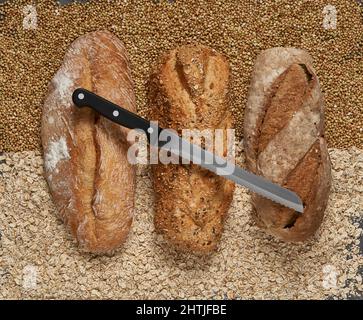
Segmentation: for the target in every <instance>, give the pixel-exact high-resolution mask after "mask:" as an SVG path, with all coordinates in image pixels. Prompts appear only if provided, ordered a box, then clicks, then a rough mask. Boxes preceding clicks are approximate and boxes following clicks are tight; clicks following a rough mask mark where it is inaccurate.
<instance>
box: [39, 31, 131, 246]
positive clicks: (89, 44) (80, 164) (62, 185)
mask: <svg viewBox="0 0 363 320" xmlns="http://www.w3.org/2000/svg"><path fill="white" fill-rule="evenodd" d="M78 87H83V88H85V89H87V90H90V91H93V92H95V93H96V94H98V95H101V96H103V97H105V98H106V99H109V100H110V101H112V102H114V103H116V104H119V105H122V106H123V107H124V108H126V109H128V110H130V111H133V112H136V107H135V96H134V91H133V82H132V79H131V71H130V67H129V61H128V57H127V52H126V49H125V47H124V45H123V44H122V43H121V42H120V41H119V40H118V39H117V38H116V37H115V36H113V35H112V34H111V33H110V32H108V31H97V32H92V33H88V34H86V35H83V36H81V37H79V38H78V39H76V40H75V41H74V42H73V43H72V44H71V46H70V47H69V49H68V51H67V53H66V54H65V57H64V60H63V64H62V66H61V67H60V69H59V70H58V72H57V73H56V74H55V76H54V78H53V79H52V80H51V82H50V84H49V87H48V93H47V96H46V98H45V101H44V106H43V114H42V125H41V138H42V145H43V152H44V169H45V177H46V180H47V182H48V185H49V188H50V191H51V194H52V197H53V200H54V203H55V205H56V207H57V209H58V212H59V214H60V217H61V218H62V220H63V221H64V223H65V224H66V225H67V226H69V228H70V230H71V233H72V234H73V236H74V237H75V238H76V240H77V241H78V243H79V244H80V246H81V247H82V248H83V249H84V250H86V251H89V252H93V253H104V252H108V251H111V250H113V249H115V248H117V247H118V246H119V245H120V244H122V243H123V242H124V241H125V239H126V237H127V234H128V233H129V230H130V226H131V222H132V216H133V211H134V194H135V169H134V167H133V166H132V165H131V164H129V162H128V161H127V150H128V147H129V145H128V142H127V140H126V137H127V132H128V131H127V129H125V128H122V127H121V126H118V125H116V124H114V123H112V122H111V121H109V120H108V119H106V118H104V117H101V116H99V115H97V114H96V113H95V112H94V111H93V110H91V109H89V108H82V109H79V108H76V107H75V106H74V105H73V102H72V98H71V96H72V92H73V91H74V89H76V88H78Z"/></svg>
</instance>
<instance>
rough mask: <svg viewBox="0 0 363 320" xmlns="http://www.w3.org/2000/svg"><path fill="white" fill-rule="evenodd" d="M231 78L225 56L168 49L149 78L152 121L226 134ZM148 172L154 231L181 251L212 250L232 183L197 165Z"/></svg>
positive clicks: (229, 123)
mask: <svg viewBox="0 0 363 320" xmlns="http://www.w3.org/2000/svg"><path fill="white" fill-rule="evenodd" d="M229 78H230V69H229V64H228V62H227V60H226V58H225V57H224V56H222V55H221V54H219V53H217V52H216V51H214V50H212V49H210V48H208V47H205V46H202V45H185V46H181V47H179V48H177V49H175V50H172V51H170V52H169V53H167V54H166V55H164V56H163V58H162V59H161V62H160V63H159V64H158V65H157V67H156V68H155V70H154V72H153V73H152V75H151V78H150V83H149V95H148V97H149V105H150V109H151V119H153V120H157V121H158V122H159V125H160V126H161V127H163V128H169V129H174V130H177V131H178V133H179V134H181V133H182V130H183V129H198V130H204V129H217V128H218V129H223V130H224V131H223V132H224V136H226V134H225V133H226V132H225V129H227V128H232V127H233V122H232V114H231V112H230V110H229V98H228V86H229ZM224 142H225V141H224ZM226 148H227V143H223V148H220V150H221V151H222V152H219V155H222V154H221V153H223V155H224V156H225V155H226ZM217 153H218V152H217ZM223 155H222V156H223ZM152 174H153V185H154V189H155V195H156V200H155V201H156V208H155V211H156V212H155V228H156V231H158V232H160V233H163V234H164V235H165V237H166V238H167V239H168V240H169V242H170V243H172V244H174V245H175V247H176V248H178V249H180V250H183V251H193V252H198V253H208V252H210V251H212V250H213V249H215V248H216V246H217V244H218V241H219V239H220V237H221V233H222V230H223V220H224V218H225V216H226V213H227V211H228V208H229V207H230V203H231V200H232V197H233V191H234V184H233V183H232V182H230V181H228V180H226V179H225V178H223V177H220V176H217V175H215V174H213V173H211V172H209V171H207V170H205V169H202V168H201V167H199V166H197V165H195V164H190V165H178V164H167V165H163V164H157V165H153V166H152Z"/></svg>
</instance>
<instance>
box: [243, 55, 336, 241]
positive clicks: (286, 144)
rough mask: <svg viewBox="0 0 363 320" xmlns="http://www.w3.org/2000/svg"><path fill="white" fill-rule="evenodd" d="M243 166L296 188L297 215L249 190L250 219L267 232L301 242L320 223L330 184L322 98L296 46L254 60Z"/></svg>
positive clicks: (308, 60)
mask: <svg viewBox="0 0 363 320" xmlns="http://www.w3.org/2000/svg"><path fill="white" fill-rule="evenodd" d="M244 147H245V154H246V163H247V168H248V170H250V171H252V172H254V173H256V174H259V175H262V176H264V177H266V178H267V179H270V180H271V181H273V182H275V183H278V184H280V185H282V186H284V187H286V188H288V189H290V190H292V191H294V192H296V193H297V194H298V195H299V196H300V198H301V199H302V201H303V202H304V213H303V214H302V215H300V214H298V213H297V212H294V210H291V209H288V208H286V207H283V206H281V205H278V204H276V203H274V202H272V201H270V200H268V199H265V198H262V197H260V196H257V195H255V194H253V196H252V201H253V205H254V209H255V210H254V217H255V218H256V220H257V222H258V224H259V225H260V226H261V227H262V228H264V229H266V230H267V232H269V233H271V234H273V235H276V236H278V237H280V238H282V239H284V240H286V241H303V240H305V239H307V238H308V237H310V236H311V235H313V234H314V233H315V231H316V230H317V229H318V227H319V225H320V224H321V222H322V219H323V215H324V211H325V208H326V205H327V201H328V197H329V190H330V185H331V175H330V170H331V168H330V160H329V155H328V152H327V147H326V141H325V138H324V110H323V96H322V93H321V90H320V85H319V80H318V78H317V76H316V74H315V71H314V69H313V68H312V59H311V57H310V56H309V55H308V54H307V53H306V52H305V51H303V50H299V49H295V48H273V49H269V50H266V51H263V52H262V53H261V54H260V55H259V56H258V57H257V60H256V63H255V67H254V71H253V75H252V80H251V86H250V90H249V96H248V102H247V106H246V110H245V118H244Z"/></svg>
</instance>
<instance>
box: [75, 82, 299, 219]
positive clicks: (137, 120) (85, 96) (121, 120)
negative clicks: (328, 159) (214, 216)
mask: <svg viewBox="0 0 363 320" xmlns="http://www.w3.org/2000/svg"><path fill="white" fill-rule="evenodd" d="M72 100H73V103H74V104H75V105H76V106H77V107H79V108H82V107H89V108H92V109H93V110H95V111H97V112H98V113H100V114H101V115H102V116H104V117H106V118H107V119H109V120H111V121H113V122H115V123H118V124H120V125H122V126H124V127H127V128H129V129H141V130H143V131H144V132H145V133H146V135H147V138H148V140H149V143H150V144H151V145H154V146H157V147H159V148H165V150H168V151H169V152H170V153H171V154H173V155H175V156H178V157H181V158H182V159H185V160H187V161H191V162H193V163H195V164H198V165H200V166H201V167H203V168H205V169H207V170H209V171H212V172H214V173H216V174H218V175H221V176H224V177H225V178H227V179H229V180H232V181H234V182H235V183H237V184H239V185H242V186H245V187H247V188H248V189H250V190H251V191H253V192H256V193H258V194H259V195H261V196H263V197H265V198H268V199H270V200H272V201H275V202H277V203H279V204H282V205H283V206H285V207H289V208H291V209H294V210H295V211H297V212H301V213H302V212H303V211H304V206H303V203H302V201H301V199H300V198H299V197H298V196H297V194H296V193H294V192H292V191H290V190H288V189H285V188H283V187H281V186H279V185H277V184H275V183H272V182H271V181H269V180H267V179H265V178H263V177H261V176H257V175H255V174H253V173H250V172H248V171H246V170H244V169H242V168H240V167H238V166H235V165H234V164H233V163H231V162H228V161H227V160H225V159H223V158H222V157H219V156H217V155H215V154H213V153H211V152H209V151H207V150H205V149H203V148H201V147H199V146H197V145H195V144H192V143H190V142H188V141H187V140H186V139H183V138H181V137H179V136H178V135H177V134H175V133H174V132H173V131H170V130H167V129H162V128H160V127H158V126H155V125H153V124H152V123H151V122H149V121H148V120H146V119H144V118H142V117H140V116H138V115H136V114H134V113H133V112H130V111H128V110H126V109H124V108H122V107H120V106H118V105H116V104H114V103H112V102H110V101H108V100H106V99H104V98H102V97H100V96H98V95H97V94H95V93H93V92H91V91H88V90H86V89H83V88H78V89H76V90H75V91H74V92H73V94H72ZM155 130H156V131H157V134H156V135H155V134H154V135H153V132H154V133H155ZM165 132H166V133H167V136H169V137H170V139H169V140H168V141H163V140H161V139H159V135H160V134H161V133H165ZM155 136H156V139H155ZM166 145H167V147H166ZM206 159H213V160H212V161H206ZM231 168H233V171H232V172H231V171H230V169H231Z"/></svg>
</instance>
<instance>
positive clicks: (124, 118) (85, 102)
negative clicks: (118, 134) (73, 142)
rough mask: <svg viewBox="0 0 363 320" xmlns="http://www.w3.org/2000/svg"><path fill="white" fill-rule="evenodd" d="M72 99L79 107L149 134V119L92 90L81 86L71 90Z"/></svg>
mask: <svg viewBox="0 0 363 320" xmlns="http://www.w3.org/2000/svg"><path fill="white" fill-rule="evenodd" d="M72 100H73V103H74V104H75V105H76V106H77V107H79V108H83V107H90V108H92V109H93V110H95V111H97V112H98V113H100V114H101V115H103V116H104V117H106V118H107V119H109V120H111V121H113V122H116V123H118V124H120V125H122V126H124V127H126V128H129V129H141V130H143V131H145V133H147V135H148V136H149V132H148V129H149V128H150V122H149V121H147V120H145V119H144V118H141V117H140V116H138V115H137V114H135V113H133V112H131V111H129V110H126V109H124V108H122V107H120V106H118V105H116V104H114V103H112V102H110V101H108V100H106V99H104V98H102V97H100V96H98V95H97V94H95V93H93V92H90V91H88V90H86V89H83V88H78V89H76V90H75V91H74V92H73V95H72Z"/></svg>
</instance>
